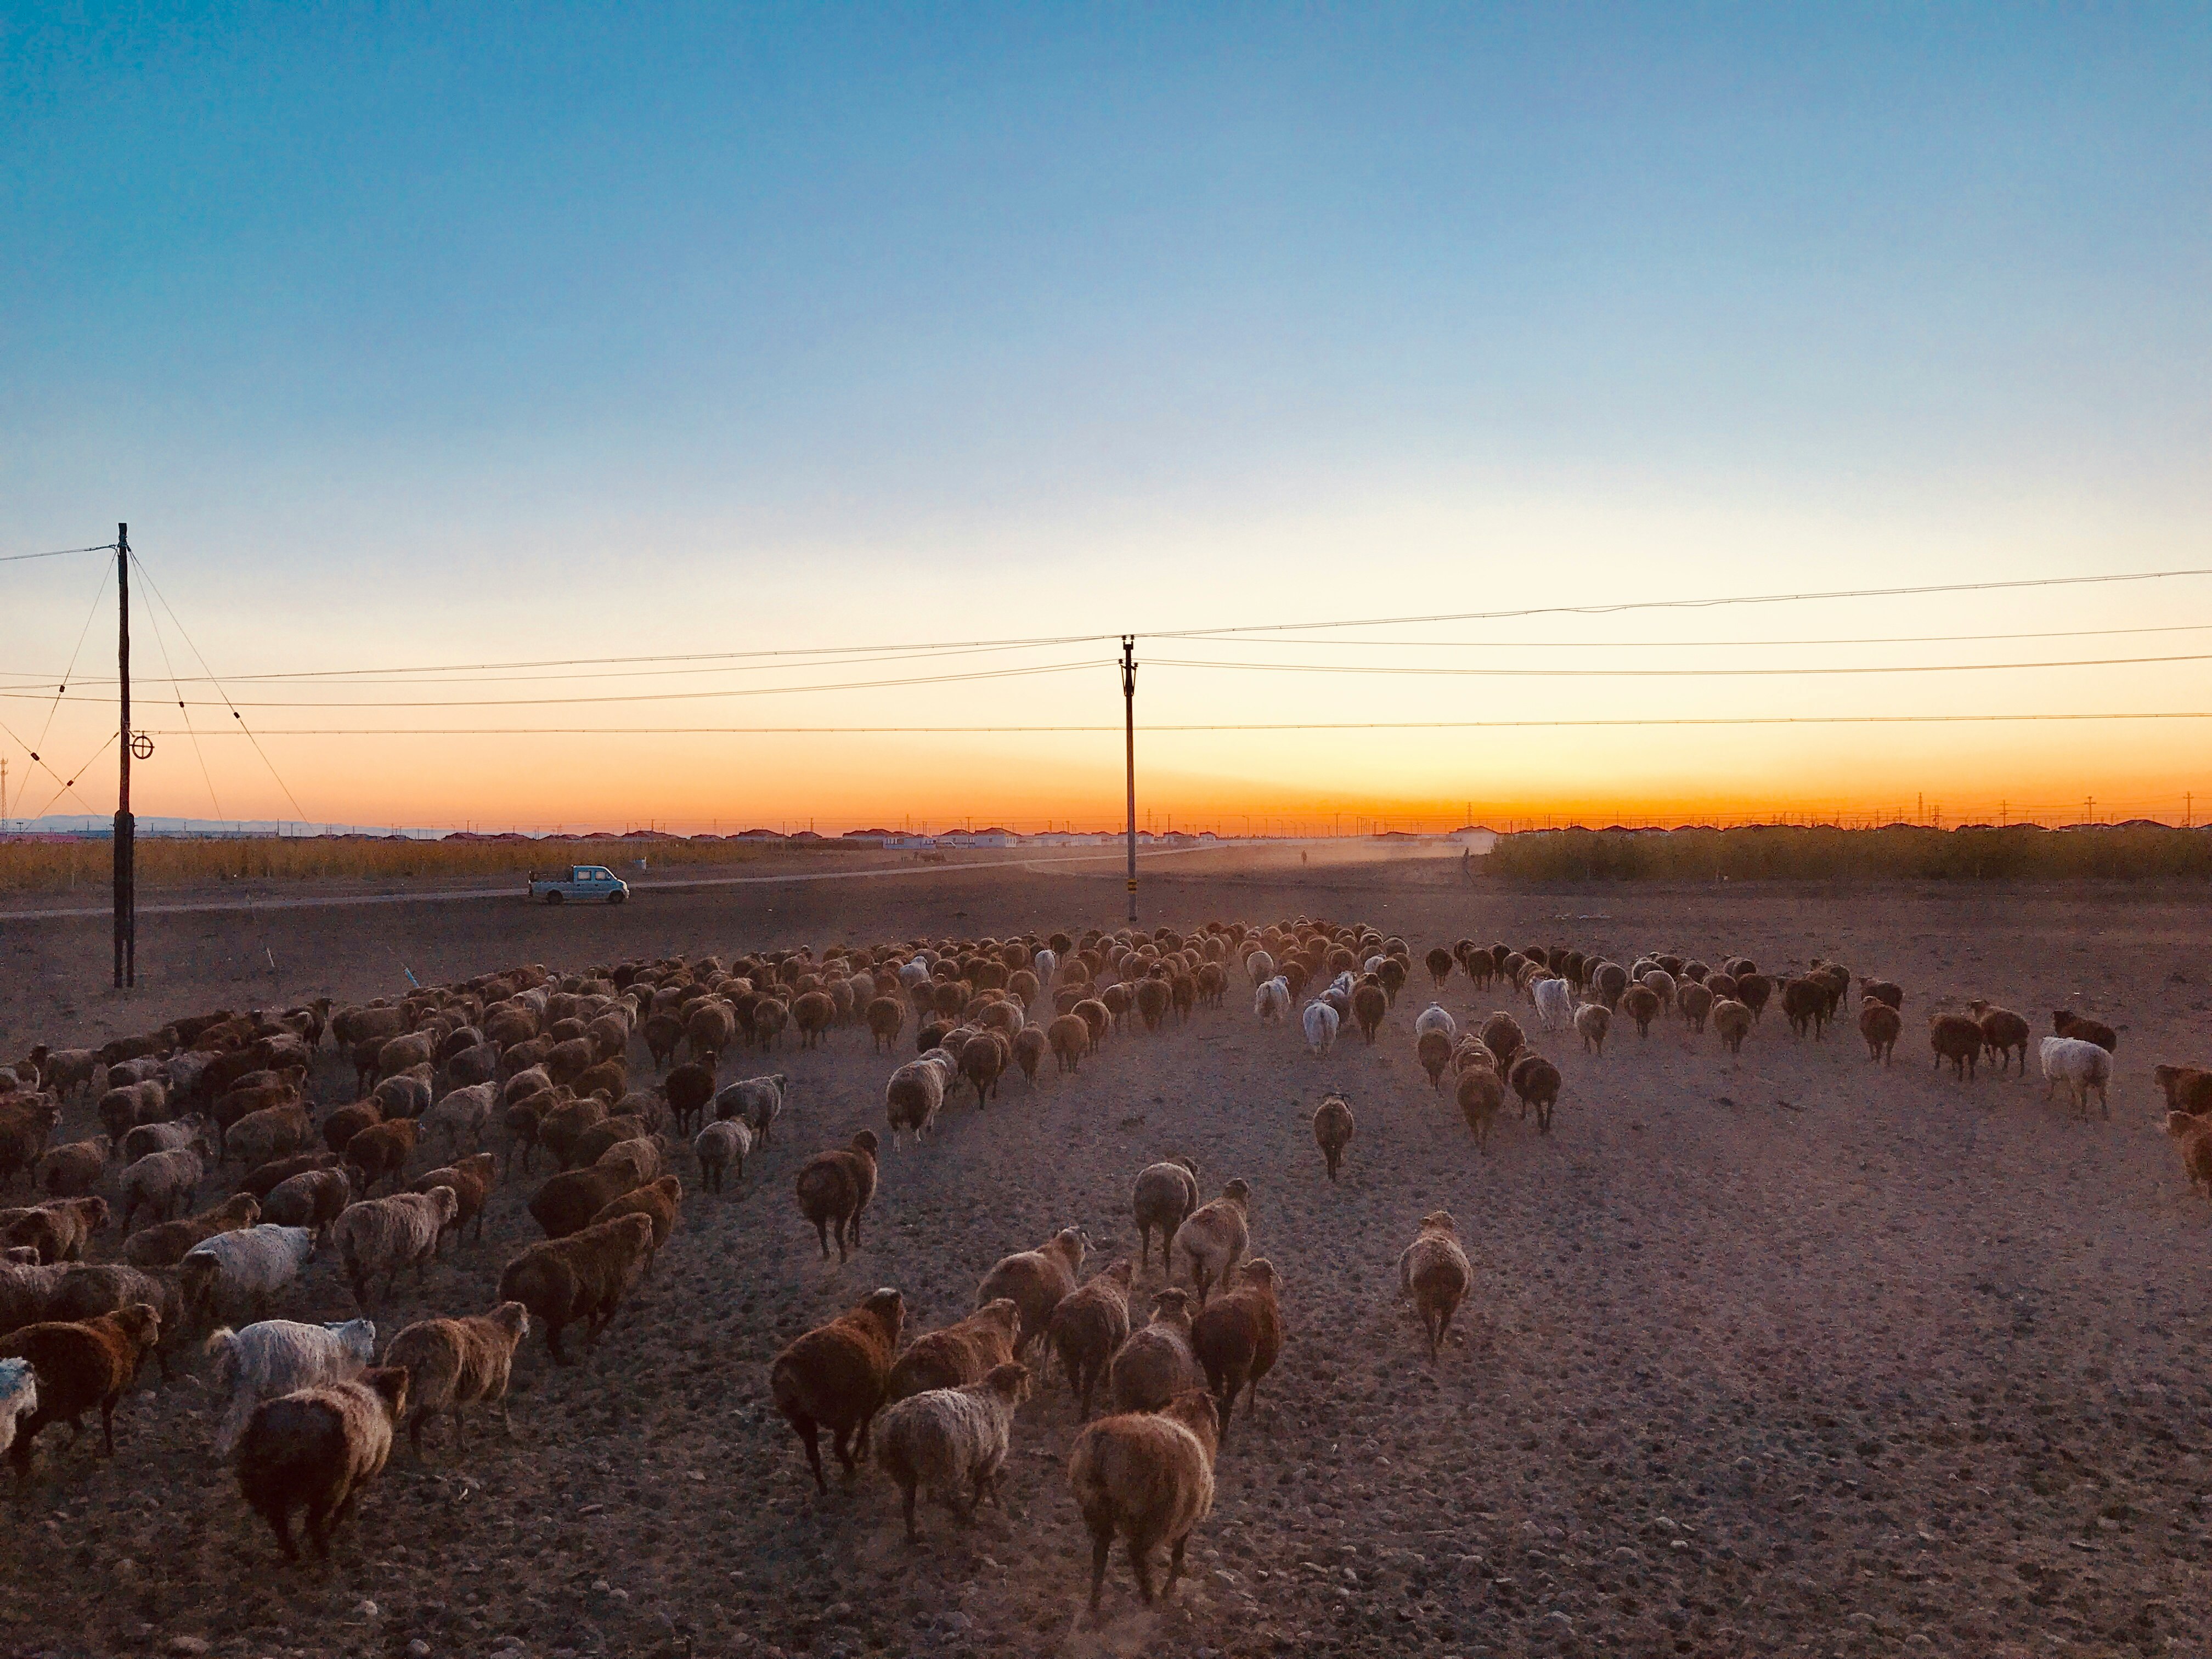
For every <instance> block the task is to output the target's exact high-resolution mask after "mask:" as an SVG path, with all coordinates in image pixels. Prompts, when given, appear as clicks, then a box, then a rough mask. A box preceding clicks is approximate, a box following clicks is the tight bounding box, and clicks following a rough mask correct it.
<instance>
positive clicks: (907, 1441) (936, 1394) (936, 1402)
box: [876, 1363, 1030, 1543]
mask: <svg viewBox="0 0 2212 1659" xmlns="http://www.w3.org/2000/svg"><path fill="white" fill-rule="evenodd" d="M1029 1396H1030V1371H1029V1368H1028V1367H1027V1366H1025V1365H1018V1364H1012V1363H1008V1364H1002V1365H996V1366H994V1367H993V1368H992V1369H991V1370H990V1372H989V1373H988V1374H987V1376H985V1377H984V1378H983V1379H982V1380H981V1382H977V1383H968V1384H966V1385H965V1386H963V1387H961V1388H955V1389H928V1390H927V1391H926V1392H924V1393H921V1394H917V1395H909V1396H908V1397H907V1398H905V1399H903V1400H899V1401H896V1402H895V1403H893V1404H892V1405H890V1406H888V1407H885V1408H884V1413H883V1417H882V1419H881V1420H880V1422H879V1423H878V1426H877V1431H876V1447H877V1461H878V1462H879V1463H880V1464H881V1465H882V1466H883V1469H884V1474H888V1475H889V1476H890V1478H891V1479H892V1480H895V1481H896V1482H897V1483H898V1487H899V1491H900V1493H901V1495H902V1500H903V1505H904V1510H905V1514H906V1535H907V1541H908V1543H915V1542H918V1541H920V1539H921V1534H920V1533H919V1532H918V1531H917V1530H916V1529H915V1519H914V1506H915V1495H916V1493H917V1492H919V1491H920V1490H921V1488H922V1487H925V1486H927V1488H929V1490H930V1491H932V1492H935V1493H936V1494H937V1495H938V1496H939V1497H940V1498H944V1499H945V1501H947V1502H948V1503H950V1504H952V1505H953V1506H954V1507H955V1508H956V1509H957V1510H959V1511H960V1513H961V1515H962V1516H963V1518H968V1517H972V1516H974V1514H975V1505H976V1504H979V1503H981V1501H982V1499H983V1498H985V1497H986V1496H991V1497H995V1496H996V1495H997V1492H998V1483H999V1474H1000V1470H1002V1469H1003V1468H1005V1467H1006V1456H1007V1454H1008V1451H1009V1450H1010V1449H1011V1446H1012V1438H1013V1426H1014V1410H1015V1407H1018V1406H1019V1405H1020V1404H1021V1402H1022V1401H1024V1400H1026V1399H1028V1398H1029ZM963 1493H964V1494H966V1498H967V1501H966V1502H965V1503H964V1504H963V1503H962V1502H961V1498H960V1495H961V1494H963Z"/></svg>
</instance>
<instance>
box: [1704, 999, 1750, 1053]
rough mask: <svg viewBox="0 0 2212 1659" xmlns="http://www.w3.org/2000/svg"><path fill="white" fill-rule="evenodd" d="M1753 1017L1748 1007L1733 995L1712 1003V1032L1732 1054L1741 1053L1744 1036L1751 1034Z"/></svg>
mask: <svg viewBox="0 0 2212 1659" xmlns="http://www.w3.org/2000/svg"><path fill="white" fill-rule="evenodd" d="M1753 1018H1755V1016H1754V1015H1753V1013H1752V1012H1751V1010H1750V1009H1749V1008H1748V1007H1747V1006H1744V1005H1743V1004H1742V1003H1741V1002H1738V1001H1736V1000H1735V999H1734V998H1733V997H1729V998H1726V999H1723V1000H1721V1001H1719V1002H1716V1003H1715V1004H1713V1013H1712V1022H1713V1032H1714V1035H1716V1036H1718V1037H1719V1038H1720V1040H1721V1047H1722V1048H1725V1049H1727V1050H1728V1051H1729V1053H1730V1054H1741V1053H1742V1052H1743V1040H1744V1038H1746V1037H1747V1036H1750V1035H1751V1024H1752V1021H1753Z"/></svg>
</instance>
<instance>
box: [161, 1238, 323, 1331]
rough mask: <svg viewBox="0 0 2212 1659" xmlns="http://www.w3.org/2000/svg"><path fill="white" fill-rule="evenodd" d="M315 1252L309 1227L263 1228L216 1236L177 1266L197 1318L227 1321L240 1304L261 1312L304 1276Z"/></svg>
mask: <svg viewBox="0 0 2212 1659" xmlns="http://www.w3.org/2000/svg"><path fill="white" fill-rule="evenodd" d="M314 1254H315V1236H314V1234H313V1232H312V1231H309V1230H308V1229H307V1228H305V1227H281V1226H275V1225H258V1226H252V1227H242V1228H240V1230H239V1231H236V1232H229V1233H217V1234H216V1236H215V1237H213V1238H210V1240H208V1241H207V1243H204V1244H198V1245H195V1246H194V1247H193V1248H192V1249H191V1250H189V1251H187V1252H186V1253H185V1259H184V1260H183V1261H180V1262H179V1263H178V1264H177V1279H178V1284H179V1286H180V1287H181V1288H182V1290H183V1292H184V1297H185V1308H186V1309H187V1310H190V1311H191V1313H192V1315H193V1316H195V1317H197V1318H204V1319H207V1320H210V1321H214V1320H217V1319H221V1318H223V1317H224V1316H227V1315H228V1313H229V1311H230V1310H231V1309H232V1307H233V1306H234V1305H235V1304H239V1303H241V1302H242V1303H245V1304H248V1305H250V1306H251V1307H252V1309H253V1310H254V1312H256V1313H257V1314H258V1313H260V1312H261V1311H263V1310H265V1309H266V1308H267V1307H268V1305H269V1298H270V1297H272V1296H274V1295H275V1294H276V1292H277V1291H281V1290H283V1288H284V1286H285V1285H289V1284H290V1283H291V1282H292V1281H293V1280H294V1279H297V1278H298V1277H299V1276H300V1273H301V1269H302V1268H304V1267H306V1266H307V1263H308V1261H310V1260H312V1259H313V1256H314Z"/></svg>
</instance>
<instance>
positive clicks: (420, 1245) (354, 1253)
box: [331, 1187, 461, 1312]
mask: <svg viewBox="0 0 2212 1659" xmlns="http://www.w3.org/2000/svg"><path fill="white" fill-rule="evenodd" d="M460 1207H461V1200H460V1195H459V1194H457V1193H456V1192H454V1191H453V1188H451V1187H433V1188H431V1189H430V1190H429V1191H428V1192H427V1193H399V1194H394V1195H393V1196H392V1197H390V1198H372V1199H367V1200H363V1201H362V1202H361V1203H359V1204H349V1205H348V1206H346V1208H345V1211H344V1212H343V1214H341V1215H340V1216H339V1217H338V1218H337V1223H336V1225H333V1226H332V1228H331V1237H332V1238H333V1240H334V1241H335V1242H336V1243H337V1251H338V1261H339V1263H340V1265H341V1267H342V1268H343V1272H344V1273H345V1278H346V1283H347V1284H349V1285H351V1286H352V1287H353V1299H354V1303H355V1305H356V1306H357V1307H359V1308H361V1309H362V1310H363V1311H364V1312H365V1311H367V1310H368V1289H369V1281H370V1280H371V1279H374V1277H375V1276H376V1275H377V1274H378V1273H382V1274H383V1275H384V1291H385V1294H386V1296H389V1295H391V1294H392V1291H393V1289H394V1287H395V1286H396V1285H397V1284H398V1279H399V1272H400V1269H401V1268H403V1267H412V1268H414V1269H415V1282H416V1284H418V1285H419V1284H422V1282H423V1280H424V1276H425V1274H426V1273H428V1269H429V1264H430V1259H431V1258H432V1257H433V1256H435V1255H436V1254H437V1251H438V1238H439V1235H441V1233H443V1232H444V1231H445V1230H446V1228H447V1225H450V1224H451V1223H452V1221H453V1218H454V1217H455V1216H456V1215H458V1214H459V1213H460Z"/></svg>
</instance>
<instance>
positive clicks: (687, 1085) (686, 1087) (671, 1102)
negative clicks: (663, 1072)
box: [595, 1060, 714, 1156]
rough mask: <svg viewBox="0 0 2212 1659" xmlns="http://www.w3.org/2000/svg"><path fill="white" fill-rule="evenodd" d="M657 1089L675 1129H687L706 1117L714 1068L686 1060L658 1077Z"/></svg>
mask: <svg viewBox="0 0 2212 1659" xmlns="http://www.w3.org/2000/svg"><path fill="white" fill-rule="evenodd" d="M660 1092H661V1096H662V1097H663V1098H664V1099H665V1100H666V1101H667V1102H668V1110H669V1115H671V1116H672V1117H673V1118H674V1119H675V1120H676V1127H677V1128H678V1131H679V1132H682V1133H690V1130H691V1128H692V1126H693V1125H695V1124H696V1123H698V1122H700V1121H702V1120H703V1119H704V1118H705V1117H706V1115H707V1108H708V1106H710V1105H712V1104H713V1103H714V1067H713V1066H708V1065H705V1064H702V1062H701V1061H698V1060H686V1061H684V1064H683V1065H681V1066H677V1067H676V1068H675V1069H674V1070H673V1071H671V1072H670V1073H669V1074H668V1075H667V1076H666V1077H665V1078H664V1079H661V1083H660ZM595 1156H596V1154H595Z"/></svg>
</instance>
